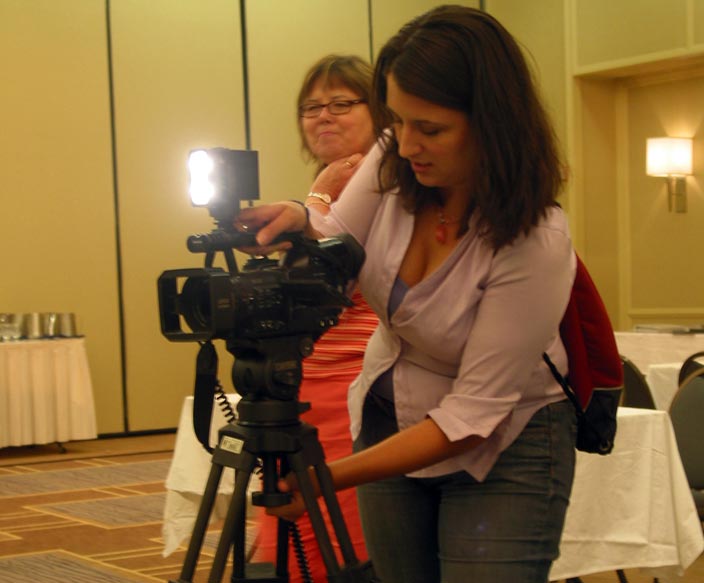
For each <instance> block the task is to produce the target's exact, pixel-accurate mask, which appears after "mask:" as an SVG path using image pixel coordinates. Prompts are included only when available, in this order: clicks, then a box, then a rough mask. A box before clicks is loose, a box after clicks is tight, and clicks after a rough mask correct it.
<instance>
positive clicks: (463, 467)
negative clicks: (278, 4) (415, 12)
mask: <svg viewBox="0 0 704 583" xmlns="http://www.w3.org/2000/svg"><path fill="white" fill-rule="evenodd" d="M373 96H374V98H373V101H372V104H371V105H372V114H373V117H374V120H375V130H376V132H377V136H378V143H377V145H376V146H375V147H374V148H373V149H372V150H371V152H370V153H369V154H368V155H367V156H366V158H365V160H364V162H363V163H362V164H361V168H360V169H359V170H358V171H357V172H356V173H355V175H354V177H353V178H352V179H351V180H350V182H349V184H348V185H347V187H346V188H345V190H344V191H343V193H342V195H341V196H340V198H339V199H338V201H337V202H336V203H335V204H334V205H333V206H332V208H331V210H330V213H329V214H328V215H327V216H326V217H325V218H324V219H321V218H320V217H313V215H314V214H315V211H314V209H310V210H311V220H310V221H308V220H307V218H306V216H305V213H304V212H303V210H304V209H302V208H301V206H300V205H297V204H295V203H291V202H282V203H277V204H274V205H267V206H263V207H258V208H255V209H247V210H246V211H244V212H243V213H242V215H241V216H240V217H239V218H240V220H241V221H243V223H244V224H246V225H247V226H248V228H250V229H256V228H259V232H258V234H257V240H258V242H259V244H260V245H261V249H260V250H268V249H270V248H271V247H268V244H269V243H270V241H271V240H272V238H273V237H274V236H275V235H276V234H278V233H280V232H282V231H295V230H302V229H305V230H306V232H307V233H308V234H309V235H310V236H319V235H320V234H335V233H336V232H340V231H345V232H348V233H351V234H352V235H354V237H355V238H356V239H357V240H358V241H359V242H360V243H361V244H362V245H364V247H365V250H366V252H367V259H366V262H365V264H364V266H363V267H362V270H361V272H360V275H359V283H360V288H361V290H362V293H363V294H364V297H365V298H366V300H367V301H368V302H369V305H370V306H371V307H372V308H373V309H374V311H375V312H376V313H377V315H378V316H379V320H380V325H379V327H378V328H377V330H376V331H375V333H374V334H373V336H372V338H371V339H370V341H369V344H368V347H367V351H366V354H365V359H364V367H363V369H362V372H361V373H360V375H359V376H358V377H357V379H356V380H355V381H354V383H353V384H352V386H351V387H350V395H349V400H348V404H349V410H350V417H351V423H352V425H351V426H352V435H353V438H354V439H355V442H354V448H355V453H354V454H353V455H351V456H348V457H345V458H342V459H339V460H336V461H334V462H332V463H330V469H331V471H332V476H333V480H334V483H335V487H336V488H337V489H338V490H342V489H345V488H349V487H351V486H359V487H358V498H359V504H360V511H361V514H362V523H363V528H364V533H365V538H366V542H367V548H368V549H369V553H370V556H371V559H372V563H373V564H374V568H375V570H376V572H377V574H378V575H379V577H380V579H381V581H383V582H384V583H394V582H399V583H400V582H403V583H432V582H438V581H442V582H443V583H469V582H471V583H488V582H492V583H495V582H497V581H499V582H504V581H505V582H509V581H520V582H521V583H538V582H540V583H544V582H546V581H547V580H548V573H549V570H550V566H551V564H552V561H553V560H554V559H555V558H556V557H557V556H558V553H559V542H560V536H561V532H562V527H563V524H564V517H565V512H566V508H567V504H568V501H569V495H570V490H571V487H572V479H573V474H574V461H575V449H574V444H575V431H576V420H575V412H574V408H573V407H572V405H571V404H570V403H569V402H568V401H566V400H565V397H564V393H563V391H562V389H561V387H560V386H559V385H558V384H557V383H556V382H555V380H554V378H553V377H552V375H551V373H550V370H549V369H548V367H547V366H546V365H545V363H544V362H543V360H542V355H543V353H547V354H548V355H549V357H550V359H551V360H552V361H553V363H555V365H556V366H557V368H558V369H559V370H560V372H562V373H563V374H565V373H566V372H567V370H566V369H567V359H566V354H565V350H564V347H563V345H562V342H561V340H560V335H559V324H560V320H561V319H562V316H563V313H564V310H565V307H566V305H567V302H568V299H569V295H570V290H571V287H572V283H573V279H574V274H575V265H576V263H575V262H576V259H575V254H574V250H573V248H572V243H571V240H570V235H569V230H568V226H567V220H566V218H565V215H564V213H563V212H562V210H561V209H560V207H559V206H558V204H557V202H556V198H557V195H558V191H559V188H560V185H561V178H560V176H561V166H560V161H559V156H558V153H557V146H556V140H555V137H554V135H553V131H552V129H551V126H550V123H549V121H548V118H547V115H546V113H545V111H544V109H543V107H542V106H541V104H540V100H539V98H538V96H537V90H536V87H535V85H534V82H533V80H532V78H531V74H530V71H529V69H528V66H527V64H526V62H525V59H524V57H523V55H522V53H521V51H520V49H519V47H518V45H517V43H516V42H515V40H514V39H513V38H512V37H511V35H510V34H509V33H508V32H507V31H506V30H505V29H504V28H503V27H502V26H501V24H499V23H498V22H497V21H496V20H495V19H494V18H492V17H491V16H490V15H488V14H486V13H484V12H482V11H479V10H474V9H471V8H466V7H461V6H441V7H438V8H435V9H433V10H431V11H430V12H428V13H426V14H424V15H422V16H420V17H419V18H416V19H415V20H413V21H412V22H410V23H408V24H407V25H406V26H404V27H403V28H402V29H401V30H400V31H399V33H398V34H397V35H395V36H394V37H393V38H392V39H391V40H389V41H388V43H387V44H386V45H385V46H384V47H383V49H382V50H381V52H380V54H379V58H378V62H377V64H376V67H375V80H374V92H373ZM311 223H313V224H311ZM280 488H281V489H282V490H285V491H292V492H293V501H292V502H291V503H290V504H289V505H287V506H284V507H280V508H276V509H271V511H272V512H274V513H276V514H277V515H279V516H282V517H285V518H289V519H290V518H294V517H296V516H297V515H298V514H299V513H301V512H303V510H304V506H303V504H302V501H301V497H300V493H299V492H298V491H297V490H296V483H295V479H294V478H292V477H287V479H286V480H282V481H281V484H280Z"/></svg>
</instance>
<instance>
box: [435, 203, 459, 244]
mask: <svg viewBox="0 0 704 583" xmlns="http://www.w3.org/2000/svg"><path fill="white" fill-rule="evenodd" d="M459 222H460V219H459V218H457V217H446V216H445V213H444V212H442V211H438V224H437V225H436V227H435V240H436V241H437V242H438V243H440V245H444V244H445V243H447V225H454V224H455V223H459Z"/></svg>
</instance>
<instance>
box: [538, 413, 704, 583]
mask: <svg viewBox="0 0 704 583" xmlns="http://www.w3.org/2000/svg"><path fill="white" fill-rule="evenodd" d="M618 422H619V427H618V433H617V436H616V446H615V447H614V450H613V452H612V453H611V454H610V455H608V456H599V455H595V454H585V453H579V454H578V456H577V468H576V473H575V483H574V487H573V490H572V499H571V502H570V506H569V509H568V511H567V519H566V523H565V530H564V533H563V536H562V543H561V546H560V551H561V556H560V558H559V559H558V560H557V561H556V562H555V564H554V565H553V568H552V571H551V573H550V580H551V581H555V580H559V579H565V578H567V577H577V576H581V575H588V574H590V573H598V572H602V571H614V570H616V569H630V568H635V567H641V568H643V570H644V572H646V573H647V574H648V576H652V577H658V578H659V579H660V581H661V582H662V583H667V582H669V581H677V579H678V577H679V575H680V574H681V573H682V572H683V570H684V569H686V568H687V567H688V566H689V565H691V563H692V562H693V561H694V560H695V559H696V558H697V557H698V556H699V555H700V554H701V552H702V550H703V549H704V538H703V537H702V528H701V523H700V521H699V517H698V515H697V510H696V508H695V506H694V501H693V499H692V495H691V492H690V490H689V486H688V484H687V478H686V476H685V474H684V469H683V468H682V462H681V460H680V456H679V452H678V451H677V443H676V441H675V437H674V433H673V431H672V424H671V423H670V417H669V415H668V414H667V413H666V412H664V411H652V410H645V409H627V408H621V409H620V410H619V415H618Z"/></svg>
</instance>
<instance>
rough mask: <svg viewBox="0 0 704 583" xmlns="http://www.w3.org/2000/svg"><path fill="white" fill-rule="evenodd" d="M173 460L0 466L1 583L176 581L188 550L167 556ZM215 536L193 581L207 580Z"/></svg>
mask: <svg viewBox="0 0 704 583" xmlns="http://www.w3.org/2000/svg"><path fill="white" fill-rule="evenodd" d="M170 460H171V452H155V453H143V454H136V455H124V456H108V457H104V458H100V457H97V458H88V459H73V460H67V461H51V462H47V463H33V464H25V465H13V466H4V467H0V583H25V582H26V583H148V582H156V581H160V582H166V581H169V580H176V579H177V578H178V575H179V573H180V570H181V566H182V563H183V559H184V555H185V548H182V549H179V550H178V551H176V552H175V553H173V554H172V555H171V556H169V557H167V558H164V557H162V549H163V539H162V537H161V524H162V514H163V509H164V499H165V489H164V480H165V478H166V474H167V472H168V469H169V464H170ZM217 535H218V531H217V525H214V526H213V529H212V530H209V533H208V536H207V537H206V541H205V544H204V547H203V550H202V552H201V557H200V561H199V566H198V567H199V568H198V571H197V572H196V575H195V576H194V583H200V582H201V581H203V582H204V581H206V580H207V572H208V569H209V567H210V564H211V563H212V555H213V554H214V545H215V544H216V542H217ZM226 578H227V574H226Z"/></svg>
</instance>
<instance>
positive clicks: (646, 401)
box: [620, 355, 655, 409]
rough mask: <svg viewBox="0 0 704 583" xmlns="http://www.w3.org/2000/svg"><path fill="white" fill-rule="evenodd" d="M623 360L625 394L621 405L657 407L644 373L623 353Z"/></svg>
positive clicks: (639, 407)
mask: <svg viewBox="0 0 704 583" xmlns="http://www.w3.org/2000/svg"><path fill="white" fill-rule="evenodd" d="M621 362H622V363H623V394H622V395H621V403H620V405H621V406H622V407H635V408H636V409H655V400H654V399H653V395H652V393H651V392H650V387H649V386H648V381H646V380H645V377H644V376H643V373H642V372H640V370H639V369H638V367H637V366H636V365H635V364H633V362H632V361H631V360H629V359H628V358H627V357H625V356H623V355H621Z"/></svg>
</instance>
